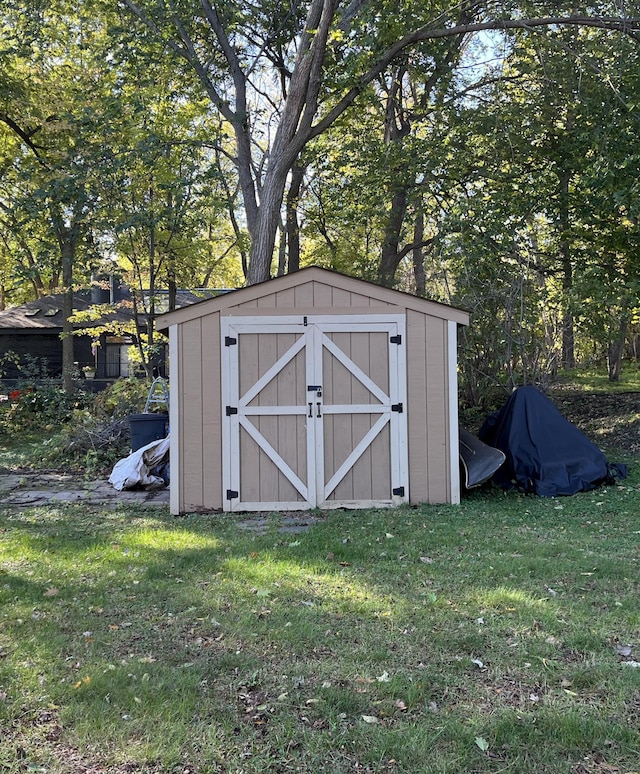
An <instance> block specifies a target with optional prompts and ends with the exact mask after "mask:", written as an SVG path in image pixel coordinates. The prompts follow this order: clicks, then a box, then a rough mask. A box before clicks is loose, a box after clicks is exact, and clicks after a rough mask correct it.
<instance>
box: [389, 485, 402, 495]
mask: <svg viewBox="0 0 640 774" xmlns="http://www.w3.org/2000/svg"><path fill="white" fill-rule="evenodd" d="M391 491H392V492H393V494H394V495H396V496H397V497H404V487H403V486H398V487H396V488H395V489H392V490H391Z"/></svg>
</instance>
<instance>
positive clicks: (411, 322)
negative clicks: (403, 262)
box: [407, 311, 429, 503]
mask: <svg viewBox="0 0 640 774" xmlns="http://www.w3.org/2000/svg"><path fill="white" fill-rule="evenodd" d="M425 320H426V318H425V316H424V315H423V314H418V313H417V312H412V311H408V312H407V404H408V406H407V409H408V414H407V422H408V433H409V494H410V498H411V502H413V503H421V502H429V478H428V470H427V445H428V442H429V428H428V427H427V394H426V373H427V345H426V326H425Z"/></svg>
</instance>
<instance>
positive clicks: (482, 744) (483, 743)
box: [475, 736, 489, 752]
mask: <svg viewBox="0 0 640 774" xmlns="http://www.w3.org/2000/svg"><path fill="white" fill-rule="evenodd" d="M475 742H476V745H477V747H478V748H479V749H480V750H482V752H487V750H488V749H489V742H487V740H486V739H484V738H483V737H481V736H476V739H475Z"/></svg>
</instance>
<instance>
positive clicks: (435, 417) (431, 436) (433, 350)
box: [425, 317, 449, 503]
mask: <svg viewBox="0 0 640 774" xmlns="http://www.w3.org/2000/svg"><path fill="white" fill-rule="evenodd" d="M425 320H426V323H427V325H426V333H427V339H426V343H427V350H426V356H427V372H426V387H427V430H428V437H427V475H428V479H429V502H431V503H444V502H446V501H447V493H448V489H449V486H448V480H447V470H448V467H449V442H448V439H449V436H448V413H449V402H448V396H447V392H446V382H447V347H446V344H447V338H446V323H445V322H444V321H443V320H437V319H435V318H433V317H426V318H425Z"/></svg>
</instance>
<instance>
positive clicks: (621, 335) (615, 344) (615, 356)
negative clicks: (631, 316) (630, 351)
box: [607, 319, 627, 382]
mask: <svg viewBox="0 0 640 774" xmlns="http://www.w3.org/2000/svg"><path fill="white" fill-rule="evenodd" d="M626 338H627V320H626V319H622V320H620V328H619V330H618V336H617V338H616V339H615V341H610V342H609V346H608V348H607V365H608V370H609V381H610V382H619V381H620V373H621V372H622V354H623V352H624V342H625V340H626Z"/></svg>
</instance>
